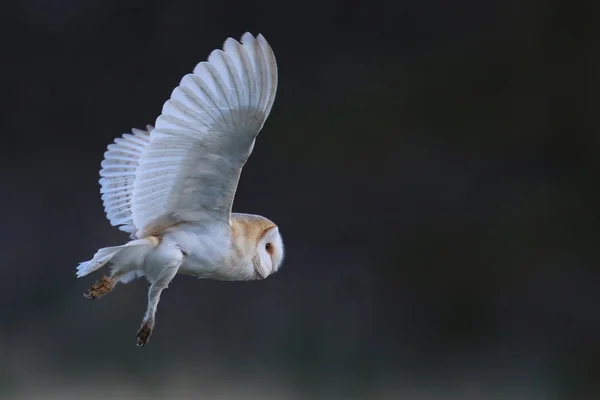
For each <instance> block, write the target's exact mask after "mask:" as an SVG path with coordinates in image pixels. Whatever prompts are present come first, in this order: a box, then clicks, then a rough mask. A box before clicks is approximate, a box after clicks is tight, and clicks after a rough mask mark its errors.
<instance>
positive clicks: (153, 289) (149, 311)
mask: <svg viewBox="0 0 600 400" xmlns="http://www.w3.org/2000/svg"><path fill="white" fill-rule="evenodd" d="M153 256H154V257H153V259H152V260H151V263H152V264H154V263H156V262H157V261H163V262H164V261H165V260H169V262H168V263H167V264H162V268H152V266H150V267H149V270H146V271H145V272H146V277H147V278H148V280H149V281H150V283H151V285H150V288H149V289H148V306H147V307H146V314H145V315H144V319H143V320H142V326H141V327H140V329H139V331H138V333H137V346H138V347H142V346H144V345H145V344H146V343H147V342H148V340H149V339H150V335H152V330H153V329H154V325H155V323H154V321H155V316H156V309H157V307H158V303H159V301H160V295H161V293H162V291H163V290H164V289H166V288H168V287H169V283H171V281H172V280H173V278H174V277H175V275H177V271H178V270H179V267H180V266H181V263H182V261H183V253H182V252H181V249H180V248H179V247H178V246H177V245H176V244H174V243H172V244H164V245H162V246H161V248H160V251H159V254H158V256H156V255H153Z"/></svg>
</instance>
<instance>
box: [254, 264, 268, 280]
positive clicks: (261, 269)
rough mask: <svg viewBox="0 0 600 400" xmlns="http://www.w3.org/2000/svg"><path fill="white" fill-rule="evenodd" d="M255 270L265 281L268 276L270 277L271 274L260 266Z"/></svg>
mask: <svg viewBox="0 0 600 400" xmlns="http://www.w3.org/2000/svg"><path fill="white" fill-rule="evenodd" d="M254 269H255V270H256V273H257V274H258V275H259V276H260V277H261V278H262V279H265V278H266V277H267V276H269V273H268V272H267V271H265V270H264V268H262V267H261V266H260V265H255V266H254Z"/></svg>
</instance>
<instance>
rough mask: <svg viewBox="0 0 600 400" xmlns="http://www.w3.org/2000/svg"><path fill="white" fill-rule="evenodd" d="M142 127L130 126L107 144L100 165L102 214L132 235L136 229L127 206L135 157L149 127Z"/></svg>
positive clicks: (135, 167)
mask: <svg viewBox="0 0 600 400" xmlns="http://www.w3.org/2000/svg"><path fill="white" fill-rule="evenodd" d="M146 129H147V130H146V131H142V130H140V129H135V128H134V129H132V133H133V134H130V133H125V134H123V136H121V137H120V138H116V139H115V141H114V143H112V144H109V145H108V150H107V151H106V153H104V160H103V161H102V168H101V169H100V176H101V179H100V186H101V188H100V193H102V202H103V205H104V211H105V212H106V217H107V218H108V220H109V221H110V223H111V225H113V226H118V225H120V226H119V229H120V230H122V231H124V232H129V233H131V234H132V235H134V234H135V233H136V228H135V226H134V224H133V218H132V214H133V213H132V209H131V197H132V193H133V182H134V180H135V173H136V171H137V167H138V161H139V158H140V156H141V154H142V152H143V151H144V149H145V148H146V146H147V145H148V143H150V137H149V135H150V132H151V131H152V129H153V127H152V126H150V125H148V126H147V127H146Z"/></svg>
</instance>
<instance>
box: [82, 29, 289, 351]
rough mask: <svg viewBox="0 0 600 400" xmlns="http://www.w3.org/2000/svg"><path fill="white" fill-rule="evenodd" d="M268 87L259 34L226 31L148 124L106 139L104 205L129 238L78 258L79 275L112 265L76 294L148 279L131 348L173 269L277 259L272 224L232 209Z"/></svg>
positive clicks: (267, 52) (263, 115) (197, 271)
mask: <svg viewBox="0 0 600 400" xmlns="http://www.w3.org/2000/svg"><path fill="white" fill-rule="evenodd" d="M276 90H277V64H276V62H275V56H274V54H273V51H272V49H271V47H270V46H269V44H268V43H267V41H266V40H265V38H264V37H263V36H262V35H260V34H259V35H258V36H257V37H254V36H252V35H251V34H250V33H245V34H244V35H243V36H242V38H241V42H238V41H236V40H234V39H232V38H229V39H227V40H226V41H225V43H224V45H223V50H219V49H217V50H214V51H213V52H212V53H211V54H210V56H209V57H208V61H203V62H200V63H199V64H198V65H196V67H195V68H194V71H193V73H190V74H187V75H185V76H184V77H183V79H182V80H181V82H180V84H179V86H178V87H176V88H175V90H173V92H172V94H171V98H170V99H169V100H167V102H166V103H165V104H164V106H163V108H162V113H161V115H160V116H159V117H158V118H157V120H156V123H155V127H152V126H147V129H146V131H143V130H138V129H133V130H132V133H126V134H123V135H122V137H119V138H116V139H115V141H114V143H112V144H110V145H109V146H108V150H107V151H106V153H105V154H104V160H103V161H102V165H101V170H100V176H101V179H100V181H99V183H100V186H101V189H100V192H101V193H102V202H103V206H104V211H105V212H106V216H107V218H108V220H109V221H110V223H111V225H113V226H119V229H120V230H122V231H125V232H128V233H130V238H131V241H129V242H128V243H126V244H124V245H122V246H114V247H106V248H103V249H100V250H98V251H97V252H96V254H95V255H94V258H93V259H92V260H90V261H86V262H82V263H80V264H79V266H78V267H77V277H82V276H85V275H88V274H90V273H92V272H94V271H96V270H98V269H99V268H102V267H104V266H106V265H108V266H110V273H108V274H106V275H104V276H103V277H102V278H100V279H99V280H98V281H96V283H95V284H94V285H93V286H92V287H91V288H90V289H88V290H87V291H86V292H85V293H84V296H85V297H86V298H88V299H97V298H99V297H101V296H103V295H105V294H107V293H108V292H110V291H111V290H113V288H114V287H115V285H116V284H117V283H118V282H121V283H128V282H130V281H132V280H133V279H136V278H139V277H142V276H144V277H146V279H147V280H148V282H149V284H150V286H149V289H148V305H147V308H146V313H145V315H144V318H143V320H142V325H141V327H140V329H139V331H138V333H137V345H138V346H139V347H141V346H144V345H145V344H146V343H147V342H148V340H149V338H150V335H151V334H152V329H153V328H154V326H155V314H156V308H157V306H158V302H159V301H160V295H161V293H162V291H163V290H164V289H165V288H167V287H168V285H169V283H170V282H171V280H172V279H173V278H174V277H175V275H177V274H185V275H192V276H196V277H198V278H212V279H220V280H229V281H235V280H252V279H264V278H266V277H267V276H269V275H270V274H272V273H274V272H276V271H277V270H278V269H279V267H280V266H281V263H282V262H283V255H284V249H283V241H282V238H281V234H280V233H279V229H278V227H277V225H275V224H274V223H273V222H272V221H270V220H268V219H267V218H265V217H262V216H258V215H252V214H237V213H232V212H231V207H232V203H233V198H234V196H235V192H236V188H237V184H238V180H239V178H240V173H241V172H242V167H243V166H244V164H245V163H246V160H247V159H248V157H249V156H250V154H251V153H252V149H253V148H254V143H255V141H256V137H257V135H258V133H259V132H260V130H261V129H262V127H263V125H264V123H265V120H266V119H267V117H268V116H269V113H270V111H271V107H272V106H273V101H274V100H275V92H276Z"/></svg>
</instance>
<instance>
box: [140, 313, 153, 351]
mask: <svg viewBox="0 0 600 400" xmlns="http://www.w3.org/2000/svg"><path fill="white" fill-rule="evenodd" d="M153 327H154V320H152V319H150V320H148V321H145V322H144V323H143V324H142V327H141V328H140V330H139V331H138V333H137V347H144V345H145V344H146V343H148V340H150V335H152V328H153Z"/></svg>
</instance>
